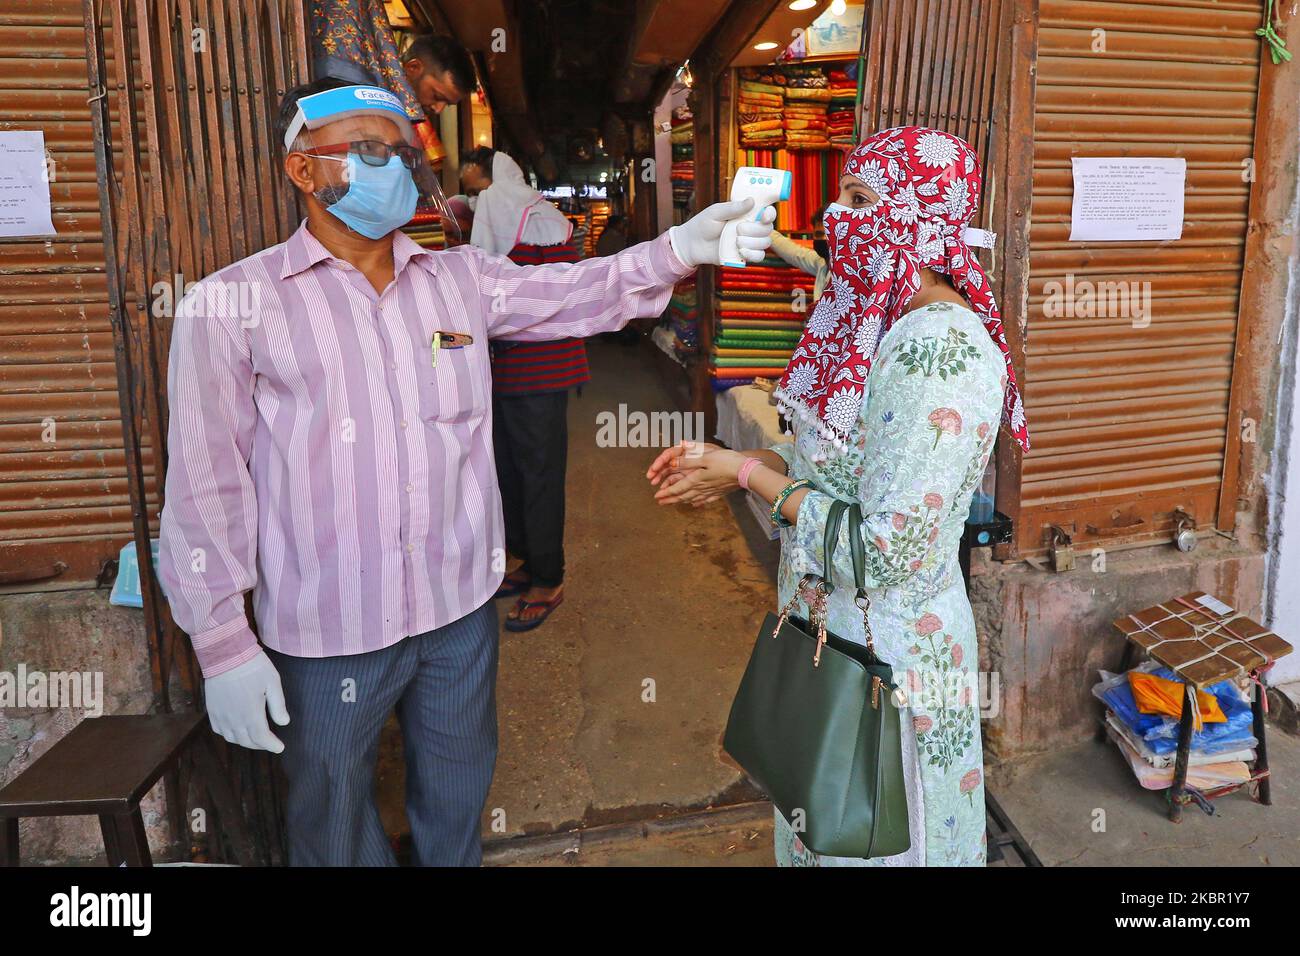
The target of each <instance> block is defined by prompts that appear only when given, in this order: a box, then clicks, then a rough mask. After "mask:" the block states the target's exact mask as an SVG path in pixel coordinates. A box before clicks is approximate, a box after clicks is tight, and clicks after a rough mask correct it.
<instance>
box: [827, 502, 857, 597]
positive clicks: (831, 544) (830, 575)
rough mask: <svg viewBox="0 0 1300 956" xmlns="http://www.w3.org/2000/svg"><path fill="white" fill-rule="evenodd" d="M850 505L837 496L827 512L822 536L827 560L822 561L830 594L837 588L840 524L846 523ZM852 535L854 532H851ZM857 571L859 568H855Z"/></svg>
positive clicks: (855, 571)
mask: <svg viewBox="0 0 1300 956" xmlns="http://www.w3.org/2000/svg"><path fill="white" fill-rule="evenodd" d="M850 507H856V505H850V504H849V503H848V502H847V501H840V500H839V499H838V498H836V499H835V500H834V501H832V502H831V507H830V510H829V511H827V512H826V530H825V536H824V537H823V538H822V554H823V555H824V556H825V560H824V561H823V562H822V580H823V581H825V582H826V593H827V594H830V593H831V592H832V591H834V590H835V549H836V548H837V547H839V542H840V525H842V524H843V523H844V512H846V511H848V510H849V508H850ZM850 537H852V532H850ZM854 573H855V574H856V573H857V569H856V568H855V569H854Z"/></svg>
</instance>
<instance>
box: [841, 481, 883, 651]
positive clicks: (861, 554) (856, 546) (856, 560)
mask: <svg viewBox="0 0 1300 956" xmlns="http://www.w3.org/2000/svg"><path fill="white" fill-rule="evenodd" d="M847 511H848V516H849V528H848V534H849V555H850V557H851V558H852V559H853V586H854V588H856V593H855V594H854V595H853V603H854V604H856V605H857V606H858V608H859V610H861V611H862V627H863V630H864V631H865V632H866V635H867V650H869V651H870V652H871V653H872V654H873V655H874V654H875V653H876V638H875V635H873V634H872V633H871V614H870V612H871V598H870V597H868V596H867V546H866V542H865V541H864V540H863V537H862V536H863V534H864V533H865V532H866V528H865V527H864V526H863V524H862V506H861V505H860V504H858V503H857V502H856V501H855V502H853V503H852V504H851V505H849V506H848V509H847Z"/></svg>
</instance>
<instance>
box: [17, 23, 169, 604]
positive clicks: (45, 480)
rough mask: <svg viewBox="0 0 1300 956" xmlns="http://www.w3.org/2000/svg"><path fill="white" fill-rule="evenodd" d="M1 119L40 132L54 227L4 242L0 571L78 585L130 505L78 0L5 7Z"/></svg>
mask: <svg viewBox="0 0 1300 956" xmlns="http://www.w3.org/2000/svg"><path fill="white" fill-rule="evenodd" d="M0 129H3V130H40V131H42V132H43V133H44V134H45V145H46V149H47V151H48V152H49V154H50V155H51V157H52V158H53V160H54V168H53V172H54V181H53V182H51V184H50V193H51V202H52V204H53V220H54V228H55V231H56V233H57V234H56V235H55V236H53V237H44V238H31V239H29V238H17V239H4V240H0V301H3V303H4V308H3V310H0V463H2V464H3V471H0V581H12V582H19V581H23V580H26V581H29V582H32V581H35V580H36V579H46V580H53V581H55V582H57V583H58V584H59V585H64V584H82V583H86V582H91V581H94V580H95V578H96V575H97V574H98V573H99V571H100V569H101V567H102V565H103V563H104V561H105V560H106V559H108V558H110V557H114V556H116V554H117V551H118V550H119V549H120V548H121V547H122V545H123V544H124V543H126V542H127V541H129V540H130V538H131V502H130V497H129V495H128V492H127V487H126V471H125V467H124V459H123V452H122V424H121V412H120V410H119V405H118V397H117V376H116V371H115V369H114V354H113V348H114V347H113V332H112V328H111V326H110V323H109V319H108V291H107V285H106V280H105V275H104V248H103V243H102V235H101V232H100V211H99V189H98V186H97V184H96V176H95V151H94V141H93V136H92V131H91V116H90V106H89V104H88V103H87V92H86V35H85V26H84V23H83V20H82V9H81V2H80V0H28V2H24V3H21V4H16V5H10V6H9V9H7V10H5V11H3V12H0ZM144 466H145V470H146V472H147V473H149V474H150V475H151V474H152V467H153V466H152V461H151V460H150V458H149V456H148V454H147V449H146V454H145V460H144ZM60 568H62V569H63V570H62V571H61V573H59V574H58V575H57V577H54V578H52V579H50V578H49V577H48V576H49V575H51V574H52V573H54V572H55V571H56V570H58V569H60Z"/></svg>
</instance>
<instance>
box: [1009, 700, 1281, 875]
mask: <svg viewBox="0 0 1300 956" xmlns="http://www.w3.org/2000/svg"><path fill="white" fill-rule="evenodd" d="M1268 758H1269V767H1270V769H1271V770H1272V798H1273V803H1272V805H1271V806H1267V807H1266V806H1263V805H1261V804H1259V803H1256V802H1255V801H1254V800H1253V799H1252V798H1251V797H1250V795H1249V793H1248V792H1247V791H1245V790H1239V791H1237V792H1236V793H1231V794H1228V795H1226V796H1223V797H1219V798H1218V799H1217V800H1215V801H1214V807H1215V815H1214V816H1212V817H1211V816H1207V815H1206V814H1205V813H1203V812H1202V811H1201V810H1199V809H1198V808H1197V807H1196V806H1195V805H1194V804H1189V805H1188V806H1187V807H1185V808H1184V810H1183V819H1182V822H1181V823H1171V822H1170V821H1169V819H1168V818H1167V817H1166V816H1165V813H1166V808H1167V806H1168V804H1167V803H1166V801H1165V796H1164V792H1163V791H1154V790H1144V789H1142V788H1141V787H1140V786H1139V785H1138V783H1137V781H1136V780H1135V779H1134V778H1133V773H1132V771H1131V770H1130V769H1129V766H1128V764H1127V762H1125V760H1124V758H1123V756H1121V755H1120V753H1119V751H1118V750H1117V749H1116V747H1115V745H1114V744H1112V743H1110V742H1106V743H1104V744H1103V743H1094V742H1091V741H1090V742H1088V743H1085V744H1078V745H1076V746H1074V747H1070V748H1067V749H1064V750H1062V751H1060V752H1058V753H1055V754H1051V755H1048V756H1044V757H1038V758H1033V759H1029V760H1021V761H1017V762H1016V763H1015V765H1014V766H1012V767H1000V768H997V769H995V770H992V771H990V776H989V780H990V785H991V786H992V787H993V790H994V793H996V794H997V797H998V800H999V801H1001V804H1002V807H1003V809H1004V810H1005V811H1006V812H1007V814H1008V815H1009V816H1010V817H1011V819H1012V820H1013V821H1014V822H1015V824H1016V826H1017V827H1019V828H1020V831H1021V833H1023V834H1024V835H1025V838H1026V839H1027V840H1028V841H1029V842H1030V844H1031V845H1032V846H1033V848H1034V852H1036V853H1037V854H1038V857H1039V859H1041V860H1042V862H1043V864H1044V865H1045V866H1296V865H1300V786H1297V783H1296V781H1297V779H1300V737H1295V736H1293V735H1291V734H1287V733H1285V732H1283V731H1282V730H1281V729H1280V728H1279V727H1278V726H1277V725H1276V724H1274V723H1272V722H1270V724H1269V728H1268ZM1102 827H1104V829H1102Z"/></svg>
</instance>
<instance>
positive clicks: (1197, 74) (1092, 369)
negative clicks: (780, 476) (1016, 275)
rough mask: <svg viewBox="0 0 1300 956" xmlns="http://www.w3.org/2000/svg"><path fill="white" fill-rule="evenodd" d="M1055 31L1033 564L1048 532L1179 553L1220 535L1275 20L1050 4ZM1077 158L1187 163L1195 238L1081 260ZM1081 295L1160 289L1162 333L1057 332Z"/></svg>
mask: <svg viewBox="0 0 1300 956" xmlns="http://www.w3.org/2000/svg"><path fill="white" fill-rule="evenodd" d="M1039 18H1040V21H1039V22H1040V29H1039V37H1038V42H1039V55H1038V80H1037V99H1036V109H1035V117H1034V139H1035V146H1034V171H1033V197H1034V201H1033V218H1032V224H1031V228H1030V278H1029V302H1028V316H1027V318H1028V336H1027V341H1026V346H1025V351H1026V360H1025V364H1026V375H1025V378H1026V387H1025V398H1026V406H1027V410H1028V415H1029V425H1030V432H1031V435H1032V437H1033V443H1034V447H1033V450H1032V451H1030V452H1029V454H1028V455H1026V456H1025V458H1024V462H1023V470H1022V473H1021V487H1020V514H1019V520H1018V522H1017V526H1018V533H1017V545H1018V548H1019V550H1020V552H1022V553H1024V552H1034V551H1041V550H1043V548H1044V547H1045V546H1046V542H1047V540H1048V537H1049V536H1050V534H1051V531H1050V526H1051V525H1052V524H1058V525H1060V526H1061V527H1062V528H1064V529H1065V530H1066V531H1067V532H1070V533H1072V534H1073V535H1074V540H1075V542H1076V544H1082V545H1083V546H1085V547H1087V546H1088V545H1090V544H1093V543H1100V544H1107V543H1114V542H1128V541H1142V540H1153V539H1159V538H1167V537H1168V535H1169V533H1170V530H1171V528H1172V526H1173V521H1174V512H1175V509H1179V508H1181V509H1183V510H1184V511H1186V512H1187V513H1188V514H1190V515H1191V516H1192V517H1193V518H1194V519H1195V522H1196V524H1197V526H1198V527H1200V528H1203V529H1209V528H1213V527H1215V526H1216V522H1217V523H1218V524H1219V525H1220V526H1222V525H1223V524H1224V523H1225V522H1227V521H1230V518H1231V516H1222V515H1220V514H1219V501H1220V493H1221V490H1222V483H1223V475H1224V470H1225V461H1226V460H1228V457H1229V456H1230V455H1231V454H1232V447H1233V444H1234V442H1235V439H1236V436H1235V435H1234V434H1232V433H1231V432H1235V429H1232V430H1230V429H1229V424H1228V407H1229V394H1230V389H1231V384H1232V367H1233V356H1234V348H1235V343H1236V337H1237V327H1238V322H1239V321H1243V320H1246V319H1247V317H1244V316H1239V314H1238V296H1239V287H1240V283H1241V275H1242V265H1243V251H1244V248H1245V239H1246V232H1247V223H1248V212H1249V201H1250V191H1251V183H1250V182H1249V181H1248V179H1249V178H1250V177H1248V176H1247V175H1245V174H1244V172H1243V170H1244V169H1245V161H1246V160H1248V159H1249V158H1250V157H1251V155H1252V151H1253V145H1254V136H1255V108H1256V98H1257V92H1258V81H1259V70H1260V56H1261V53H1260V51H1261V45H1260V41H1259V39H1258V38H1257V37H1256V36H1255V30H1256V28H1257V27H1258V26H1259V25H1260V23H1261V19H1262V4H1261V3H1259V2H1254V0H1240V2H1233V0H1223V2H1213V0H1181V2H1173V0H1156V2H1147V3H1136V2H1096V0H1042V2H1041V4H1040V8H1039ZM1100 43H1104V52H1100V51H1098V52H1094V48H1095V46H1096V45H1098V44H1100ZM1072 156H1133V157H1183V158H1185V159H1186V160H1187V189H1186V197H1185V211H1184V229H1183V236H1182V238H1181V239H1180V240H1178V241H1171V242H1132V243H1128V242H1110V243H1079V242H1070V241H1069V233H1070V203H1071V196H1072V189H1073V187H1072V178H1071V170H1070V159H1071V157H1072ZM1071 281H1072V282H1073V283H1074V288H1075V289H1076V290H1078V291H1079V292H1081V293H1086V292H1087V291H1089V289H1090V288H1092V289H1093V290H1094V291H1095V287H1097V286H1099V284H1100V283H1103V282H1107V283H1138V284H1139V285H1137V286H1126V287H1125V288H1128V289H1129V290H1130V291H1132V292H1134V293H1136V295H1137V296H1139V297H1142V296H1144V294H1145V290H1146V289H1149V293H1150V300H1149V301H1150V311H1149V324H1147V325H1145V326H1143V321H1144V320H1143V319H1141V318H1139V319H1137V321H1136V322H1135V319H1134V315H1133V313H1132V310H1131V308H1130V310H1129V311H1125V309H1124V306H1125V305H1126V303H1125V302H1124V301H1123V300H1112V299H1110V298H1109V296H1107V304H1106V306H1105V308H1104V309H1103V308H1101V307H1100V305H1099V302H1097V301H1094V303H1093V304H1092V305H1091V306H1090V307H1089V306H1088V304H1087V302H1086V299H1082V298H1080V299H1079V300H1078V304H1079V305H1081V306H1084V308H1082V309H1079V310H1076V312H1078V311H1082V312H1084V313H1087V312H1088V311H1090V310H1091V311H1092V312H1093V314H1094V316H1095V317H1088V316H1087V315H1086V314H1085V315H1082V316H1080V315H1077V314H1076V315H1068V314H1066V315H1062V314H1060V313H1061V311H1062V310H1061V309H1060V308H1058V306H1059V305H1061V304H1062V299H1061V296H1060V295H1059V294H1057V295H1056V296H1055V297H1054V298H1052V300H1051V301H1050V302H1049V291H1050V292H1052V293H1057V292H1058V287H1055V286H1049V285H1048V284H1049V283H1060V288H1064V289H1068V288H1070V283H1071ZM1084 282H1087V283H1092V284H1093V287H1088V286H1081V285H1080V283H1084ZM1142 283H1149V286H1145V287H1144V286H1142V285H1141V284H1142ZM1109 288H1115V287H1113V286H1112V287H1109ZM1133 301H1134V302H1135V303H1137V304H1140V303H1141V302H1142V301H1143V300H1142V299H1141V298H1138V299H1135V300H1133ZM1098 312H1105V313H1106V314H1105V315H1097V313H1098ZM1049 313H1050V314H1049Z"/></svg>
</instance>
